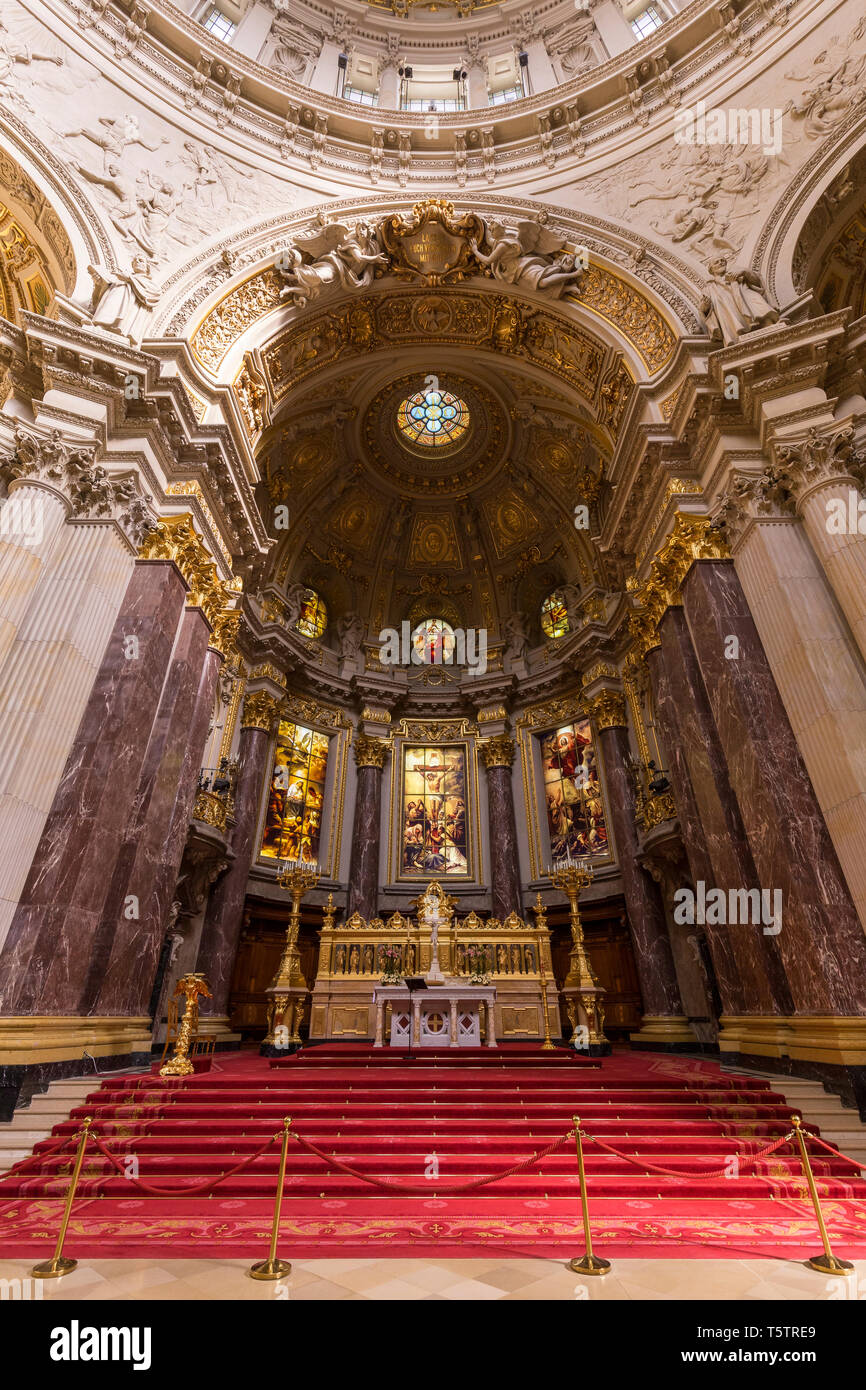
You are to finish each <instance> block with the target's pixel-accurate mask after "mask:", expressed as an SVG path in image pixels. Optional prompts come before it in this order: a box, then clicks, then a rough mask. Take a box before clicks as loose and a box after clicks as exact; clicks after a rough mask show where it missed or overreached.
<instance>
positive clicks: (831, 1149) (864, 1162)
mask: <svg viewBox="0 0 866 1390" xmlns="http://www.w3.org/2000/svg"><path fill="white" fill-rule="evenodd" d="M800 1132H801V1134H802V1135H803V1138H804V1139H813V1140H814V1141H815V1143H816V1144H820V1145H821V1148H822V1149H826V1150H827V1152H828V1153H831V1154H832V1155H833V1157H834V1158H841V1159H844V1161H845V1162H846V1163H853V1164H854V1167H855V1168H866V1159H862V1158H849V1157H848V1155H847V1154H843V1152H842V1150H841V1149H837V1148H836V1146H835V1145H834V1144H827V1143H826V1142H825V1141H824V1140H823V1139H820V1138H819V1137H818V1135H817V1134H810V1133H809V1131H808V1130H807V1129H804V1130H801V1131H800Z"/></svg>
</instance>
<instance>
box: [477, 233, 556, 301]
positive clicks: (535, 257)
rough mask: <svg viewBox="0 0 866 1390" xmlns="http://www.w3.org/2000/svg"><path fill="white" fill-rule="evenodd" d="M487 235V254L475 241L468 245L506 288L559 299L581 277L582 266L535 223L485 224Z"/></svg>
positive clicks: (553, 237) (554, 238) (554, 236)
mask: <svg viewBox="0 0 866 1390" xmlns="http://www.w3.org/2000/svg"><path fill="white" fill-rule="evenodd" d="M487 236H488V239H489V240H490V242H491V243H492V250H491V252H490V254H489V255H485V254H484V252H483V251H482V250H481V249H480V247H479V245H478V242H477V241H473V242H472V243H471V245H472V250H473V251H474V252H475V255H476V257H477V259H478V260H479V261H480V262H481V264H482V265H486V266H487V267H488V268H489V270H490V272H491V274H492V275H493V276H494V278H495V279H497V280H504V281H505V282H506V283H507V284H509V285H519V286H520V288H521V289H529V290H537V291H538V293H539V294H547V295H549V296H550V298H551V299H559V298H560V296H561V295H562V293H563V291H564V290H565V289H566V287H567V286H568V285H576V284H577V283H578V281H579V280H580V278H581V276H582V275H583V266H582V265H581V264H580V263H579V261H578V258H577V257H576V256H573V255H572V254H571V253H570V252H568V251H566V248H565V242H564V241H563V240H562V238H561V237H559V236H557V235H556V233H555V232H552V231H551V230H550V229H549V228H548V227H542V226H540V225H539V223H538V222H531V221H529V220H524V221H520V222H518V223H517V225H516V226H515V227H508V226H506V225H505V223H504V222H489V223H488V224H487Z"/></svg>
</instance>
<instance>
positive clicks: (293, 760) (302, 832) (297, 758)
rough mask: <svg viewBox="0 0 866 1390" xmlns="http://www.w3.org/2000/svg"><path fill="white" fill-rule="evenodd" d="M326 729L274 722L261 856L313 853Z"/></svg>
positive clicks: (316, 853) (308, 857)
mask: <svg viewBox="0 0 866 1390" xmlns="http://www.w3.org/2000/svg"><path fill="white" fill-rule="evenodd" d="M329 742H330V740H329V738H328V735H327V734H318V733H316V732H315V730H313V729H306V728H304V726H303V725H302V724H290V723H289V722H288V721H287V720H282V721H281V722H280V727H279V731H278V733H277V746H276V749H275V750H274V767H273V773H272V776H271V787H270V796H269V798H268V814H267V819H266V821H265V832H264V836H263V837H262V850H261V852H262V857H263V858H265V859H303V860H306V861H308V862H311V863H312V862H314V861H316V860H317V859H318V857H319V840H320V836H321V829H322V805H323V802H324V799H325V778H326V776H327V772H328V744H329Z"/></svg>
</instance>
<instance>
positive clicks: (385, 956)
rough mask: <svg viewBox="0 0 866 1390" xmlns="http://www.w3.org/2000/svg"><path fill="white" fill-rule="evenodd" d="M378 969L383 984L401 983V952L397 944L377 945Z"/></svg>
mask: <svg viewBox="0 0 866 1390" xmlns="http://www.w3.org/2000/svg"><path fill="white" fill-rule="evenodd" d="M379 969H380V970H381V971H382V984H383V985H399V984H402V983H403V952H402V949H401V948H400V947H399V946H380V947H379Z"/></svg>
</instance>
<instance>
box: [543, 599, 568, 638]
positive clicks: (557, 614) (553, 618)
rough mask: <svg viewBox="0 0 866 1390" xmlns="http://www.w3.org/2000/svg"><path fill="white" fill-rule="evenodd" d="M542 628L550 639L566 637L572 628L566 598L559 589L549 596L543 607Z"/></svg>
mask: <svg viewBox="0 0 866 1390" xmlns="http://www.w3.org/2000/svg"><path fill="white" fill-rule="evenodd" d="M541 627H542V630H543V631H544V632H545V633H546V634H547V636H548V637H564V636H565V634H566V633H567V632H568V631H569V630H570V628H571V624H570V622H569V621H568V609H567V608H566V606H565V598H564V597H563V595H562V593H561V591H560V590H559V589H554V591H553V593H552V594H548V595H547V598H546V599H545V600H544V602H543V604H542V605H541Z"/></svg>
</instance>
